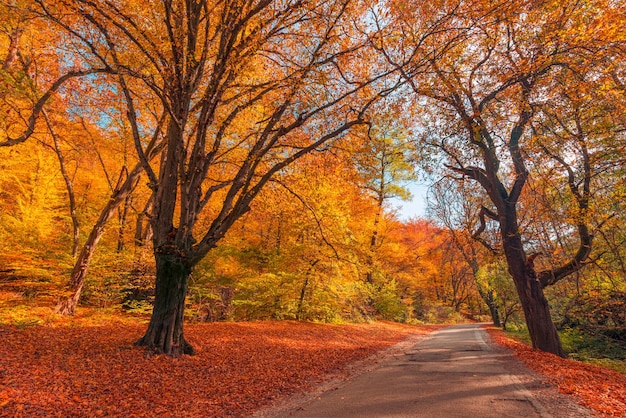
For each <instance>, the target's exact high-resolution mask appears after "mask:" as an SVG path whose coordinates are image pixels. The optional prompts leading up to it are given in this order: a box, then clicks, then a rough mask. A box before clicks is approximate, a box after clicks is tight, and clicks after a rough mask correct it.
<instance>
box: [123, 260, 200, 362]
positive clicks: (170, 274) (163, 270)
mask: <svg viewBox="0 0 626 418" xmlns="http://www.w3.org/2000/svg"><path fill="white" fill-rule="evenodd" d="M155 258H156V295H155V300H154V308H153V310H152V316H151V318H150V324H149V325H148V330H147V331H146V333H145V335H144V336H143V337H142V338H140V339H139V340H138V341H137V342H136V343H135V345H139V346H145V347H146V348H147V349H148V351H149V352H150V353H154V354H167V355H169V356H172V357H180V356H181V355H183V354H190V355H193V354H195V352H194V349H193V347H192V346H191V345H190V344H189V343H187V341H185V337H184V333H183V322H184V313H185V297H186V296H187V285H188V281H189V275H190V274H191V267H190V266H189V264H188V263H187V262H186V260H185V259H184V257H182V256H181V255H180V253H179V251H177V249H175V248H171V249H166V250H163V249H160V250H159V251H157V252H156V254H155Z"/></svg>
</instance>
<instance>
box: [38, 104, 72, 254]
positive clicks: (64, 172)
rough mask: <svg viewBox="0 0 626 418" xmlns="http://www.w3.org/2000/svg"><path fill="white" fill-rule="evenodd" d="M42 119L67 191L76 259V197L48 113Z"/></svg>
mask: <svg viewBox="0 0 626 418" xmlns="http://www.w3.org/2000/svg"><path fill="white" fill-rule="evenodd" d="M42 114H43V117H44V119H45V121H46V124H47V125H48V130H49V131H50V135H51V136H52V141H53V142H54V151H55V153H56V156H57V159H58V160H59V167H60V169H61V175H62V176H63V181H65V188H66V190H67V197H68V200H69V205H70V218H71V219H72V257H73V258H76V255H77V254H78V245H79V238H80V222H79V221H78V215H77V214H76V212H77V209H76V195H75V193H74V184H73V182H72V178H71V177H70V175H69V173H68V172H67V166H66V164H65V156H64V155H63V151H62V150H61V141H60V140H59V137H58V135H57V134H56V132H55V130H54V129H53V127H52V123H51V121H50V119H49V118H48V113H46V112H45V111H43V112H42Z"/></svg>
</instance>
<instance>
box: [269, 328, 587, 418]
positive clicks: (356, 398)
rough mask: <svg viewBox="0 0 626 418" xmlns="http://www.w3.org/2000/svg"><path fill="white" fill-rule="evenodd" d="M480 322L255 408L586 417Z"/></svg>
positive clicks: (325, 413) (283, 412)
mask: <svg viewBox="0 0 626 418" xmlns="http://www.w3.org/2000/svg"><path fill="white" fill-rule="evenodd" d="M488 342H489V337H488V335H487V334H486V332H485V331H484V330H483V329H482V328H481V326H480V325H477V324H467V325H457V326H451V327H447V328H444V329H442V330H439V331H437V332H435V333H433V334H432V336H431V337H429V338H427V339H423V340H421V341H419V342H417V343H416V344H412V345H408V346H406V347H405V349H403V350H401V351H399V352H396V353H395V354H394V355H390V356H389V357H387V358H386V359H385V360H383V361H381V362H380V363H379V364H378V366H377V367H375V368H373V369H372V370H368V371H366V372H364V373H361V374H358V375H357V376H355V377H354V378H352V379H350V380H348V381H347V382H345V383H342V384H338V385H334V386H333V387H331V388H330V390H327V391H325V392H323V393H320V394H315V395H313V396H310V397H309V398H308V399H299V400H298V399H296V400H292V402H290V403H289V404H288V405H283V406H282V407H279V408H276V409H274V410H271V411H270V410H268V411H264V412H261V413H259V414H257V416H261V417H262V416H294V417H499V418H500V417H542V418H546V417H553V416H554V417H586V416H592V414H591V413H590V412H589V411H587V410H585V409H583V408H581V407H580V406H578V405H576V404H575V403H574V402H573V401H572V400H570V399H569V398H566V397H564V396H562V395H559V394H558V393H557V392H556V390H555V389H554V388H553V387H551V386H549V385H548V384H547V383H545V382H543V381H542V379H541V377H540V376H537V375H535V374H533V373H531V372H530V371H528V370H527V369H525V368H524V367H523V366H522V365H521V363H519V362H518V361H517V360H515V359H514V358H513V357H512V355H511V354H510V353H509V352H508V351H506V350H503V349H501V348H499V347H497V346H495V345H491V344H489V343H488Z"/></svg>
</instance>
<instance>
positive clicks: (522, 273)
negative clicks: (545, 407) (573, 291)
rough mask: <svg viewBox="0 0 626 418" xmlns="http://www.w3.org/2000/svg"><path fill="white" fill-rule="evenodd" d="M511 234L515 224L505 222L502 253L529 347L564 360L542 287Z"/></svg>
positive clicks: (502, 228)
mask: <svg viewBox="0 0 626 418" xmlns="http://www.w3.org/2000/svg"><path fill="white" fill-rule="evenodd" d="M515 231H517V227H516V225H515V227H513V228H511V227H510V226H509V225H506V223H505V222H502V223H501V233H502V237H503V249H504V254H505V256H506V259H507V265H508V268H509V273H510V274H511V277H513V281H514V283H515V287H516V289H517V294H518V296H519V298H520V302H521V304H522V308H523V309H524V317H525V319H526V325H527V326H528V332H529V334H530V338H531V341H532V344H533V347H534V348H537V349H539V350H542V351H547V352H548V353H553V354H556V355H558V356H560V357H567V354H566V353H565V351H564V350H563V346H562V345H561V339H560V338H559V334H558V332H557V330H556V326H555V325H554V322H553V321H552V317H551V316H550V306H549V304H548V300H547V299H546V297H545V295H544V293H543V286H542V285H541V282H540V281H539V280H538V279H537V273H536V272H535V269H534V266H533V265H532V262H529V261H528V259H527V257H526V254H525V253H524V250H523V246H522V240H521V237H520V236H519V234H517V233H516V232H515Z"/></svg>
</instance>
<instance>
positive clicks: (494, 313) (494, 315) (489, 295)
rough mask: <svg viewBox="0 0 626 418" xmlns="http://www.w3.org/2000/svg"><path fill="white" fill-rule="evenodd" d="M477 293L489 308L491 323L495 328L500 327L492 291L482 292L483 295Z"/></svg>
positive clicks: (500, 323) (498, 313)
mask: <svg viewBox="0 0 626 418" xmlns="http://www.w3.org/2000/svg"><path fill="white" fill-rule="evenodd" d="M479 293H481V296H482V298H483V300H484V301H485V303H486V304H487V307H488V308H489V313H490V314H491V320H492V321H493V324H494V325H495V326H496V327H501V326H502V322H500V312H499V311H498V305H497V304H496V300H495V298H494V296H493V290H489V291H487V292H484V295H483V294H482V292H479Z"/></svg>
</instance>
